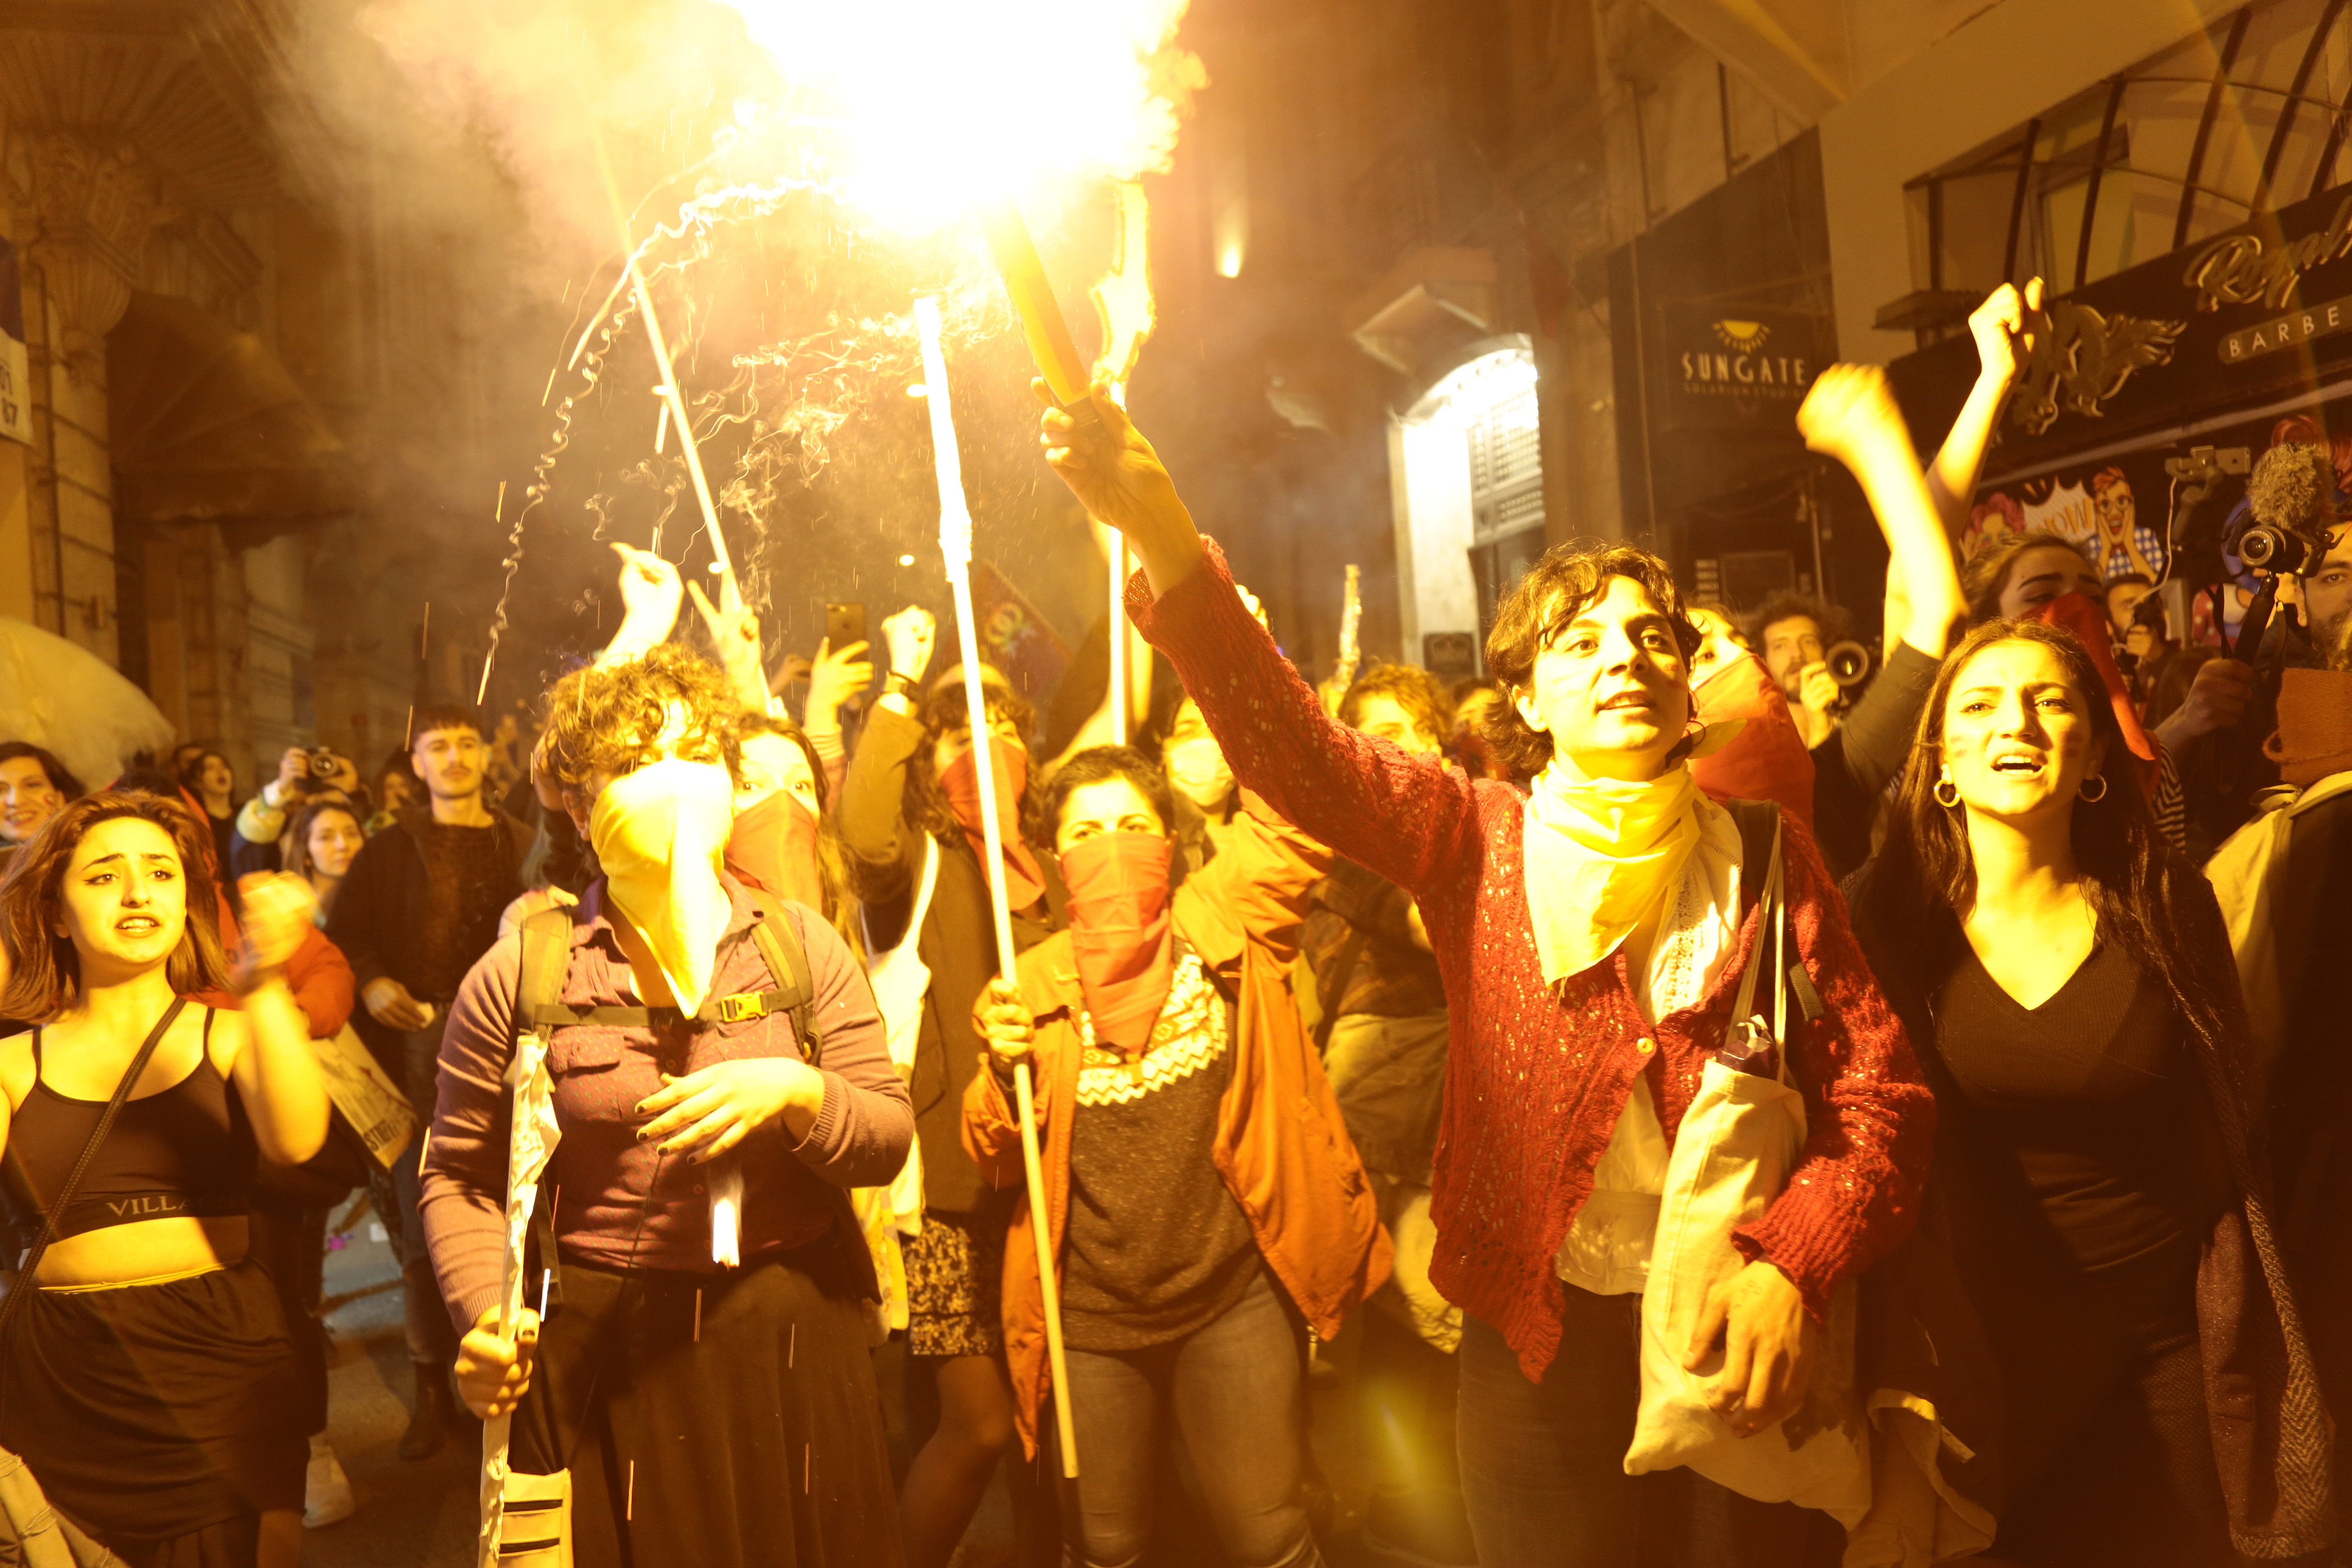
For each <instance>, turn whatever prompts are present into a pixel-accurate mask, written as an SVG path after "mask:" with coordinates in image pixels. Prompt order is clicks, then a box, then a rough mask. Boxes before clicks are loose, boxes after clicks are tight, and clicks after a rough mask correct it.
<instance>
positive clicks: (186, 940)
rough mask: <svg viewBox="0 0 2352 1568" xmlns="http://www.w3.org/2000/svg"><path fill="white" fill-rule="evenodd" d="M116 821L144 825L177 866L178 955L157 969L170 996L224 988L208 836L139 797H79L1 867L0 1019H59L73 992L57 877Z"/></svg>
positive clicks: (170, 808) (182, 808) (191, 820)
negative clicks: (2, 980)
mask: <svg viewBox="0 0 2352 1568" xmlns="http://www.w3.org/2000/svg"><path fill="white" fill-rule="evenodd" d="M125 818H131V819H136V820H138V821H141V822H148V823H152V824H153V825H154V826H157V827H159V828H161V829H162V830H163V836H164V837H167V838H169V839H170V840H171V841H172V847H173V850H174V851H175V852H176V853H177V854H178V855H179V857H180V878H181V882H180V886H181V888H182V889H184V902H185V905H186V911H187V923H186V926H185V928H184V930H183V931H181V933H180V944H179V946H177V947H175V948H173V950H172V956H171V957H170V958H169V959H167V960H166V961H165V971H164V972H165V974H166V975H167V977H168V978H169V979H170V981H171V983H172V990H173V994H177V995H181V996H186V995H190V994H194V993H196V992H202V991H217V990H220V989H221V988H222V987H224V986H226V984H228V963H227V960H226V958H225V957H224V956H223V954H222V952H221V939H220V905H221V899H220V889H219V885H218V883H216V882H215V880H214V878H213V870H212V855H213V835H212V829H211V828H210V827H209V826H206V825H205V823H203V822H200V821H199V820H198V819H197V817H196V814H195V813H194V812H193V811H190V810H189V809H188V807H187V805H185V804H184V802H182V801H179V800H175V799H173V798H172V797H170V796H167V795H153V794H150V793H149V792H147V791H145V790H109V791H107V792H105V793H104V794H101V795H84V796H82V797H81V798H80V799H79V800H77V801H72V802H70V803H68V805H67V806H66V807H65V809H64V810H62V811H60V812H58V814H57V815H56V816H53V817H51V818H49V820H48V821H47V822H46V823H44V824H42V826H41V830H40V831H39V832H38V833H37V834H35V835H34V836H33V837H32V838H31V840H30V841H29V842H27V843H26V845H25V847H23V848H21V849H19V850H17V851H16V855H15V856H14V857H13V858H11V859H10V860H9V862H8V871H7V875H6V877H5V879H0V953H5V956H6V959H7V973H8V984H7V987H6V989H5V991H0V1016H7V1017H11V1018H26V1019H33V1020H45V1019H49V1018H54V1017H56V1016H58V1013H59V1012H60V1011H61V1010H63V1008H64V1007H65V1005H66V1004H67V1003H68V1001H70V1000H71V999H72V997H73V994H74V993H75V992H76V991H78V990H79V988H80V984H81V955H80V954H79V952H76V951H75V949H74V944H73V941H72V939H71V938H69V937H65V936H60V935H58V930H57V926H58V919H59V916H60V914H61V911H62V910H63V906H64V900H65V892H64V889H65V879H66V871H67V869H68V868H69V867H70V866H71V865H72V863H73V855H74V850H75V849H76V848H78V847H79V846H80V844H81V841H82V839H83V837H85V836H87V835H88V834H89V830H90V829H91V828H93V827H95V826H98V825H99V824H100V823H101V822H114V821H119V820H121V819H125Z"/></svg>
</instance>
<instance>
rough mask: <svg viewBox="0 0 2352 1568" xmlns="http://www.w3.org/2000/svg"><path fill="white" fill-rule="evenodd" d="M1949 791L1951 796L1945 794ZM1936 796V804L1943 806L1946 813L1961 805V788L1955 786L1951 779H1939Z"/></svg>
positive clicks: (1935, 791)
mask: <svg viewBox="0 0 2352 1568" xmlns="http://www.w3.org/2000/svg"><path fill="white" fill-rule="evenodd" d="M1947 790H1949V791H1950V792H1951V793H1950V794H1949V795H1947V794H1945V793H1944V792H1945V791H1947ZM1934 794H1935V796H1936V804H1937V805H1940V806H1942V807H1943V808H1944V809H1945V810H1946V811H1949V810H1951V809H1952V808H1953V807H1954V806H1956V805H1959V804H1960V786H1959V785H1958V784H1954V783H1953V782H1952V781H1951V780H1949V779H1937V781H1936V788H1935V790H1934Z"/></svg>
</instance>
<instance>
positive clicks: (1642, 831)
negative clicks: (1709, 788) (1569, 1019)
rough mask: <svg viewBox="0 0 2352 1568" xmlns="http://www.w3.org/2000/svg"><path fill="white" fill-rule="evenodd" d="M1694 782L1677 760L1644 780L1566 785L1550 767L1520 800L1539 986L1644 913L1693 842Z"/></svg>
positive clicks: (1617, 938) (1614, 941)
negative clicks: (1523, 801) (1540, 969)
mask: <svg viewBox="0 0 2352 1568" xmlns="http://www.w3.org/2000/svg"><path fill="white" fill-rule="evenodd" d="M1698 802H1699V794H1698V784H1697V782H1696V780H1695V779H1693V778H1692V776H1691V771H1690V769H1689V768H1687V767H1685V766H1683V765H1682V764H1681V763H1676V764H1675V765H1674V766H1673V767H1671V768H1669V769H1667V770H1666V772H1665V773H1664V774H1663V775H1661V776H1660V777H1657V778H1654V779H1651V780H1649V781H1648V782H1646V783H1643V784H1630V783H1627V782H1625V781H1623V780H1621V779H1592V780H1588V781H1583V782H1580V783H1570V782H1568V781H1567V780H1566V779H1564V778H1562V777H1561V775H1560V771H1559V764H1558V763H1554V764H1553V765H1552V766H1550V767H1548V768H1546V769H1545V770H1544V771H1543V772H1542V773H1538V775H1537V776H1536V781H1535V785H1534V789H1533V791H1532V792H1531V793H1530V794H1529V795H1528V805H1527V834H1526V844H1527V848H1526V855H1527V868H1526V870H1527V883H1528V914H1529V915H1530V916H1531V917H1532V918H1533V920H1534V922H1535V933H1536V952H1537V955H1538V957H1539V958H1540V959H1541V960H1542V962H1543V977H1544V984H1547V985H1555V984H1559V982H1560V981H1562V980H1565V979H1567V978H1568V977H1569V976H1570V975H1571V974H1581V973H1584V972H1585V971H1586V970H1588V969H1590V968H1591V967H1592V966H1593V965H1594V964H1596V963H1600V962H1601V960H1602V959H1605V958H1607V957H1608V956H1609V955H1610V954H1611V953H1612V952H1616V951H1617V949H1618V948H1619V947H1620V946H1621V945H1622V944H1623V942H1624V941H1625V939H1626V938H1627V937H1628V936H1631V935H1632V934H1633V932H1634V931H1636V930H1637V929H1639V928H1640V927H1641V925H1642V924H1643V921H1647V920H1649V919H1651V918H1652V916H1653V915H1654V913H1655V912H1656V910H1657V909H1658V907H1659V905H1660V904H1661V903H1663V902H1664V900H1665V898H1666V896H1667V894H1668V893H1669V892H1670V891H1671V890H1672V889H1673V888H1674V886H1675V879H1676V878H1677V877H1679V876H1680V875H1681V874H1682V869H1683V866H1684V864H1685V862H1687V861H1688V860H1689V858H1690V854H1691V851H1692V850H1693V849H1694V848H1696V847H1697V845H1698V841H1699V820H1698Z"/></svg>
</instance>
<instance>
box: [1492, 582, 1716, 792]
mask: <svg viewBox="0 0 2352 1568" xmlns="http://www.w3.org/2000/svg"><path fill="white" fill-rule="evenodd" d="M1612 577H1624V578H1628V579H1630V580H1632V581H1633V583H1635V584H1639V585H1640V587H1641V589H1642V591H1643V593H1644V594H1647V595H1649V598H1650V602H1651V603H1652V604H1654V605H1657V606H1658V610H1659V613H1660V614H1662V615H1664V616H1665V617H1666V623H1667V625H1669V626H1672V627H1673V628H1674V634H1675V647H1677V648H1679V649H1681V651H1682V657H1683V658H1684V659H1685V661H1687V660H1688V659H1689V658H1690V656H1691V655H1693V654H1695V653H1696V652H1697V651H1698V647H1699V644H1700V643H1701V642H1702V641H1703V640H1705V639H1704V638H1703V637H1701V636H1700V634H1699V629H1698V627H1697V626H1694V625H1692V624H1691V618H1690V617H1689V616H1686V615H1685V614H1684V613H1683V599H1682V593H1681V591H1680V590H1679V589H1677V588H1676V587H1675V574H1674V572H1673V570H1672V569H1671V568H1670V567H1668V566H1667V564H1666V563H1664V561H1662V560H1660V559H1659V558H1658V557H1657V556H1655V555H1653V554H1652V553H1650V552H1648V551H1646V550H1643V549H1642V548H1641V547H1640V546H1638V545H1633V544H1603V543H1597V542H1591V541H1584V542H1570V543H1567V544H1555V545H1553V546H1552V547H1551V548H1550V549H1549V550H1548V551H1546V552H1544V554H1543V558H1542V559H1541V560H1539V561H1538V562H1537V563H1535V564H1534V565H1533V566H1530V567H1529V568H1528V573H1527V575H1526V576H1524V577H1521V578H1520V579H1519V580H1518V582H1517V584H1515V585H1514V586H1513V587H1512V589H1511V591H1510V592H1509V593H1508V594H1507V595H1504V597H1503V602H1502V605H1500V606H1499V607H1498V608H1497V609H1496V612H1495V629H1494V630H1493V631H1491V632H1488V633H1487V634H1486V673H1487V674H1489V675H1491V676H1493V677H1494V678H1495V679H1496V680H1498V681H1500V682H1501V683H1502V687H1503V694H1504V697H1505V699H1506V700H1504V701H1501V702H1497V703H1496V704H1495V705H1494V706H1493V707H1492V708H1491V709H1490V710H1488V711H1487V714H1486V721H1485V722H1484V724H1483V726H1482V729H1483V732H1484V738H1485V740H1486V745H1487V749H1488V750H1489V751H1491V752H1493V753H1494V757H1495V760H1496V762H1498V763H1501V764H1502V765H1503V766H1504V767H1505V768H1506V769H1507V770H1508V771H1509V773H1510V775H1511V776H1512V777H1514V778H1523V779H1529V778H1533V777H1535V776H1536V775H1537V774H1538V773H1541V772H1543V771H1544V769H1545V767H1546V766H1547V765H1549V763H1550V762H1551V737H1550V736H1549V735H1547V734H1545V733H1543V732H1542V731H1538V730H1535V729H1533V728H1531V727H1530V726H1529V725H1528V721H1526V720H1524V719H1522V718H1520V717H1519V708H1518V704H1517V702H1514V701H1511V700H1509V699H1510V698H1511V697H1512V695H1513V694H1515V693H1519V692H1524V691H1526V690H1527V689H1528V685H1529V683H1530V681H1531V680H1532V679H1534V676H1535V669H1536V658H1537V656H1538V654H1540V653H1542V652H1543V650H1544V649H1545V648H1547V647H1549V646H1551V643H1552V641H1553V639H1554V638H1556V637H1559V635H1560V634H1561V633H1563V632H1565V631H1566V630H1567V629H1568V625H1569V623H1570V621H1572V620H1574V619H1575V618H1576V617H1577V616H1578V615H1579V614H1580V612H1582V611H1583V610H1584V609H1585V608H1587V607H1588V606H1589V605H1592V604H1594V603H1595V602H1597V601H1598V600H1599V599H1600V598H1601V595H1603V594H1605V593H1607V592H1608V591H1609V579H1610V578H1612Z"/></svg>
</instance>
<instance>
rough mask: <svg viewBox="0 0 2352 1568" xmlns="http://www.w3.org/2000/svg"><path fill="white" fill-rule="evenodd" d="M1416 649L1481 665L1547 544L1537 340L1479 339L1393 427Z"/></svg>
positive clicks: (1465, 665) (1425, 657)
mask: <svg viewBox="0 0 2352 1568" xmlns="http://www.w3.org/2000/svg"><path fill="white" fill-rule="evenodd" d="M1389 466H1390V474H1391V485H1392V487H1393V492H1394V497H1395V509H1396V531H1397V596H1398V600H1399V604H1398V615H1399V619H1400V622H1401V626H1402V632H1403V634H1404V646H1405V650H1406V657H1408V658H1419V659H1420V661H1421V662H1422V664H1423V665H1424V666H1425V667H1427V668H1429V670H1430V671H1431V672H1432V673H1433V674H1435V675H1436V676H1437V677H1438V678H1439V679H1444V680H1456V679H1461V678H1462V677H1464V676H1466V675H1475V674H1476V673H1478V670H1479V664H1480V659H1479V650H1480V648H1481V647H1482V646H1483V644H1484V642H1485V640H1486V629H1487V628H1488V627H1489V626H1492V625H1493V624H1494V619H1495V606H1496V604H1498V603H1499V602H1500V601H1501V599H1502V596H1503V595H1504V594H1505V593H1506V592H1507V591H1508V589H1509V588H1510V585H1511V584H1513V583H1515V582H1517V580H1518V578H1519V576H1520V574H1522V573H1524V572H1525V571H1526V570H1527V569H1528V566H1529V565H1530V564H1531V563H1533V562H1534V561H1535V560H1536V558H1537V557H1538V556H1540V555H1541V554H1542V553H1543V551H1544V503H1543V458H1542V439H1541V435H1540V426H1539V424H1538V418H1537V410H1536V362H1535V350H1534V345H1533V343H1532V342H1530V341H1529V340H1528V338H1527V337H1526V336H1524V335H1523V334H1512V335H1509V336H1505V337H1497V338H1488V339H1486V341H1484V342H1477V343H1474V344H1472V345H1470V346H1469V348H1468V349H1466V350H1465V353H1464V355H1463V357H1462V358H1461V359H1460V360H1459V361H1458V362H1457V363H1455V364H1454V367H1453V368H1452V369H1450V370H1447V371H1446V372H1444V374H1441V375H1439V376H1438V377H1437V379H1436V380H1435V381H1434V382H1433V383H1432V384H1431V385H1430V387H1429V390H1428V391H1426V392H1424V393H1423V394H1422V395H1421V397H1420V399H1419V400H1418V401H1417V402H1415V403H1414V404H1413V405H1412V409H1411V410H1410V411H1408V412H1407V413H1406V414H1405V415H1403V416H1402V417H1401V418H1399V419H1397V420H1396V421H1395V422H1394V424H1393V425H1392V426H1391V429H1390V435H1389Z"/></svg>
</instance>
